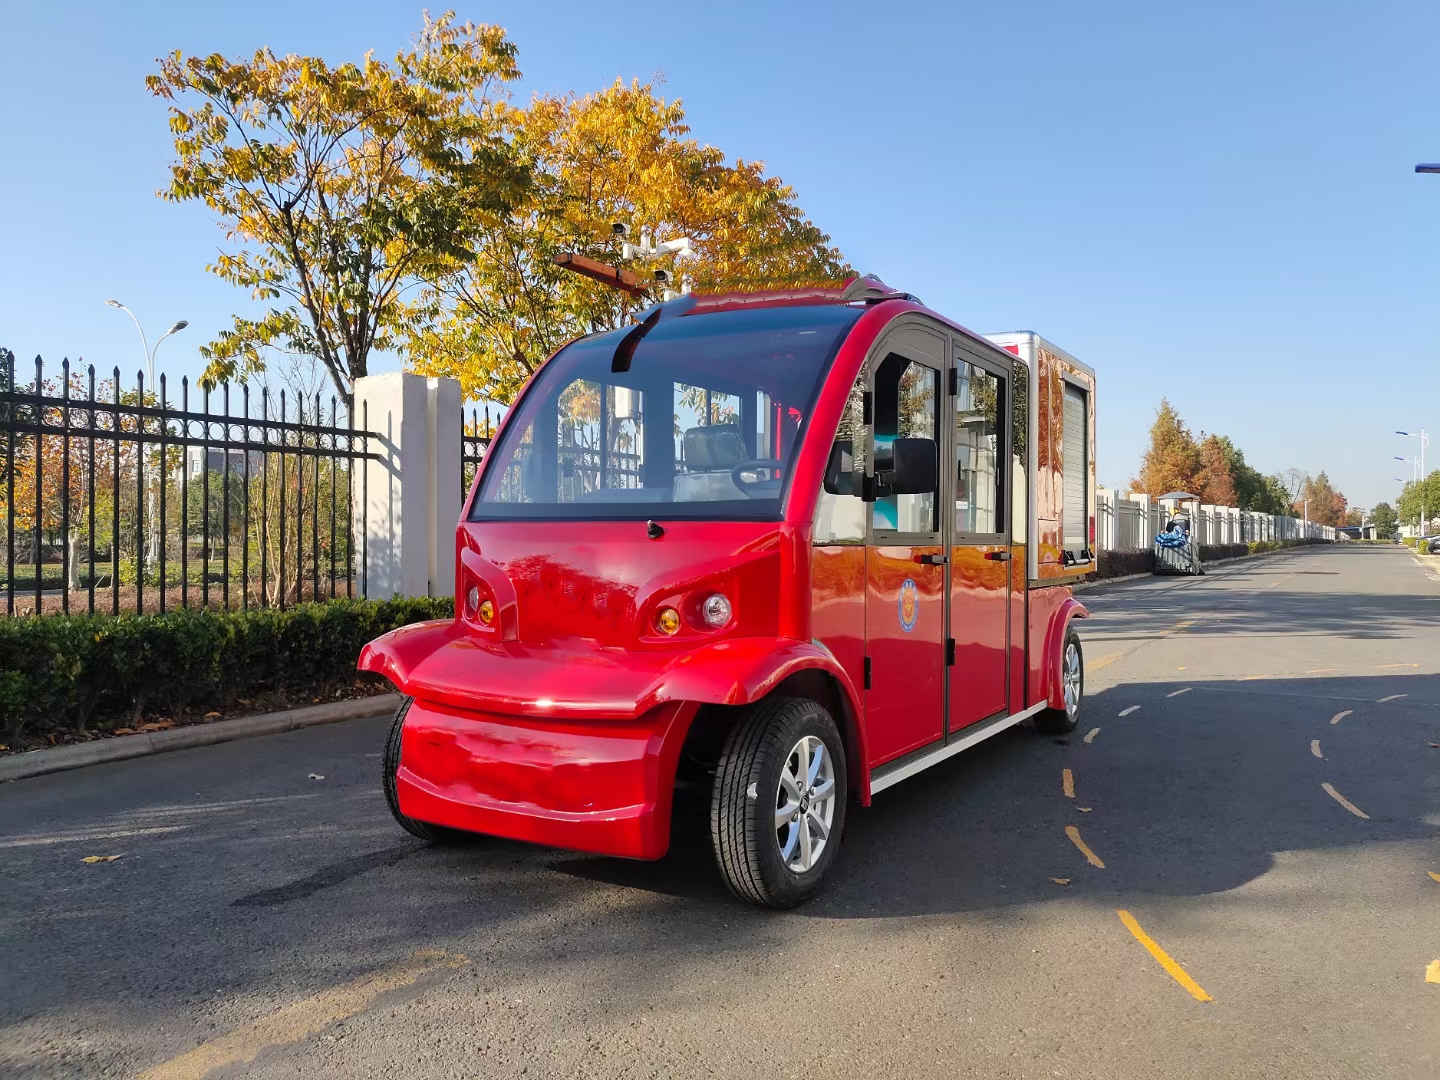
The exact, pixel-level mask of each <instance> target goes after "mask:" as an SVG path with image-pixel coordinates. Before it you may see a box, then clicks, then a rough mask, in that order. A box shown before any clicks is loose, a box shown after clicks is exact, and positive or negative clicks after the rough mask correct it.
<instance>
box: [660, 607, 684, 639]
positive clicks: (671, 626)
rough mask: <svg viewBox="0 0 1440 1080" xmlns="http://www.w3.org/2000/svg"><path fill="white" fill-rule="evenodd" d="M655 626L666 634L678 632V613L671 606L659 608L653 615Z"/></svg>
mask: <svg viewBox="0 0 1440 1080" xmlns="http://www.w3.org/2000/svg"><path fill="white" fill-rule="evenodd" d="M655 626H656V628H657V629H658V630H659V631H660V632H661V633H662V634H665V635H666V636H670V635H673V634H678V633H679V632H680V613H679V612H678V611H676V610H675V609H674V608H673V607H667V608H661V609H660V611H659V613H658V614H657V615H656V616H655Z"/></svg>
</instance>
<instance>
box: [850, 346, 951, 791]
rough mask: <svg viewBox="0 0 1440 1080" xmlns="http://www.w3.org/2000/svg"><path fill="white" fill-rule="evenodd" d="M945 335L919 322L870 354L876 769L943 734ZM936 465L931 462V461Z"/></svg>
mask: <svg viewBox="0 0 1440 1080" xmlns="http://www.w3.org/2000/svg"><path fill="white" fill-rule="evenodd" d="M945 352H946V337H945V335H944V334H942V333H941V332H939V330H938V329H931V328H929V327H927V326H923V325H921V324H919V323H911V324H909V325H908V326H905V327H903V328H899V329H896V330H894V331H891V332H890V333H889V334H887V335H886V336H885V337H884V338H882V340H881V341H880V342H879V343H878V345H877V348H876V350H875V352H874V353H872V357H871V363H870V365H869V367H870V372H871V375H870V400H871V417H872V424H871V428H870V433H871V439H872V446H871V454H870V460H871V462H873V474H870V475H867V477H866V483H867V485H869V486H870V489H871V490H870V491H869V492H868V493H867V495H868V501H870V503H871V505H870V524H869V530H868V533H867V537H866V540H867V544H868V551H867V553H866V560H865V561H866V591H865V635H866V659H867V668H868V678H867V680H866V683H867V688H866V690H865V714H866V729H867V738H868V742H869V756H870V762H869V764H870V765H871V767H874V766H875V765H879V764H882V763H883V762H886V761H890V760H893V759H894V758H897V757H900V756H901V755H903V754H906V753H908V752H910V751H912V750H915V749H918V748H919V747H922V746H925V745H926V744H928V743H932V742H936V741H938V740H940V739H941V738H943V737H944V734H945V691H944V673H945V668H944V664H945V605H946V600H945V559H946V557H945V547H944V543H943V537H942V531H941V530H942V526H943V521H942V515H941V501H940V497H941V491H940V486H941V477H942V475H943V472H942V470H941V469H940V468H939V463H940V462H941V461H943V460H944V457H943V455H944V454H945V453H947V452H948V449H949V447H948V442H947V439H946V424H945V421H944V417H945V416H946V415H948V403H947V402H946V399H945V392H944V390H945V379H944V371H945ZM932 462H933V463H934V465H935V467H934V468H933V469H932V468H930V467H929V465H930V463H932Z"/></svg>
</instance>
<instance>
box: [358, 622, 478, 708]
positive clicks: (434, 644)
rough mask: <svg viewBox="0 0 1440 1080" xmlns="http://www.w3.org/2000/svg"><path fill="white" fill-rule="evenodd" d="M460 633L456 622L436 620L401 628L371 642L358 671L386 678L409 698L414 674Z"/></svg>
mask: <svg viewBox="0 0 1440 1080" xmlns="http://www.w3.org/2000/svg"><path fill="white" fill-rule="evenodd" d="M459 632H460V631H459V628H458V626H457V621H456V620H454V619H433V620H430V621H428V622H419V623H411V624H410V625H408V626H402V627H399V628H398V629H395V630H391V631H389V632H388V633H385V634H381V635H380V636H379V637H377V638H375V639H374V640H373V641H370V642H367V643H366V645H365V647H364V648H362V649H361V650H360V656H359V658H358V659H357V660H356V662H355V669H356V670H357V671H369V672H373V673H374V674H376V675H380V676H383V677H384V678H386V679H388V680H390V682H391V683H392V684H393V685H394V686H395V689H397V690H399V691H400V692H401V693H402V694H409V693H410V690H409V682H410V673H411V671H413V670H414V668H415V667H416V665H418V664H419V663H420V662H421V661H422V660H424V659H425V658H426V657H428V656H430V654H431V653H433V652H434V651H435V650H436V649H438V648H440V647H441V646H442V645H444V644H446V643H447V642H449V641H451V640H453V639H454V638H455V637H456V635H457V634H458V633H459Z"/></svg>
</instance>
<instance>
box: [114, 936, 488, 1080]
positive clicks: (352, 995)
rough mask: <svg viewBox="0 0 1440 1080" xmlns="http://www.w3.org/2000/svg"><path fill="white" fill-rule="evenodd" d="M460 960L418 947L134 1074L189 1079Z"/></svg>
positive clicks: (296, 1036) (299, 1035) (305, 1034)
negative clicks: (390, 963) (406, 956)
mask: <svg viewBox="0 0 1440 1080" xmlns="http://www.w3.org/2000/svg"><path fill="white" fill-rule="evenodd" d="M464 962H465V957H463V956H459V955H456V954H454V953H447V952H440V951H437V950H431V949H427V950H422V951H420V952H417V953H416V954H415V955H414V956H412V957H410V958H409V959H408V960H406V961H404V962H402V963H400V964H397V965H395V966H394V967H391V968H389V969H387V970H385V971H377V972H375V973H374V974H371V975H366V976H364V977H363V978H360V979H356V980H355V981H354V982H349V983H346V984H344V985H343V986H334V987H331V988H330V989H328V990H322V991H320V993H318V994H313V995H311V996H310V997H308V998H303V999H302V1000H300V1001H297V1002H295V1003H294V1004H293V1005H287V1006H285V1007H284V1008H283V1009H280V1010H278V1011H277V1012H273V1013H271V1014H270V1015H269V1016H265V1017H262V1018H261V1019H259V1020H256V1021H255V1022H254V1023H253V1024H247V1025H246V1026H245V1027H241V1028H236V1029H235V1030H234V1031H231V1032H227V1033H226V1034H224V1035H220V1036H218V1037H216V1038H214V1039H211V1040H210V1041H209V1042H203V1043H201V1044H200V1045H199V1046H197V1047H195V1049H193V1050H190V1051H187V1052H186V1053H184V1054H181V1055H180V1056H179V1057H175V1058H171V1059H170V1060H169V1061H165V1062H161V1063H160V1064H159V1065H156V1066H154V1067H153V1068H151V1069H147V1070H146V1071H145V1072H143V1073H141V1074H140V1080H190V1078H198V1077H202V1076H205V1075H206V1074H207V1073H209V1072H211V1071H212V1070H214V1069H218V1068H221V1067H222V1066H227V1065H242V1064H245V1063H247V1062H251V1061H254V1060H255V1058H256V1057H257V1056H258V1055H259V1053H260V1052H261V1051H262V1050H265V1049H266V1048H268V1047H271V1046H284V1045H286V1044H289V1043H296V1042H300V1041H301V1040H302V1039H308V1038H310V1036H312V1035H314V1034H316V1033H317V1032H319V1031H323V1030H324V1029H325V1028H327V1027H329V1026H330V1025H331V1024H335V1023H338V1022H339V1021H341V1020H344V1019H345V1018H346V1017H349V1016H354V1015H355V1014H356V1013H358V1012H360V1011H361V1010H363V1009H365V1008H366V1007H367V1006H369V1005H370V1003H371V1002H373V1001H374V1000H375V999H376V998H378V997H379V996H380V995H381V994H384V993H387V992H389V991H391V990H398V989H400V988H401V987H402V986H409V985H410V984H412V983H414V982H416V981H417V980H418V979H419V978H420V977H421V976H422V975H424V974H426V973H427V972H429V971H431V970H434V969H436V968H447V967H448V968H455V967H459V966H460V965H461V964H463V963H464Z"/></svg>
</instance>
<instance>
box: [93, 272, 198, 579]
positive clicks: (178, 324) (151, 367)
mask: <svg viewBox="0 0 1440 1080" xmlns="http://www.w3.org/2000/svg"><path fill="white" fill-rule="evenodd" d="M105 303H106V304H107V305H108V306H109V307H113V308H115V309H116V310H118V311H123V312H125V314H126V315H129V316H130V321H131V322H133V323H134V324H135V329H136V330H137V331H139V333H140V347H141V348H142V349H144V350H145V375H146V378H148V379H149V380H150V392H151V393H152V394H154V393H156V392H157V390H158V387H157V386H156V384H155V353H156V352H157V351H158V350H159V348H160V343H161V342H162V341H164V340H165V339H166V338H167V337H169V336H170V335H171V334H178V333H179V332H180V331H181V330H184V329H185V328H186V327H187V326H189V325H190V322H189V320H188V319H178V320H176V321H175V322H174V323H172V324H171V326H170V329H169V330H166V331H165V333H163V334H161V335H160V336H159V337H158V338H157V339H156V340H155V345H154V347H153V348H152V347H151V345H150V342H149V341H148V340H146V337H145V328H144V327H143V326H141V325H140V320H139V319H137V318H136V317H135V313H134V312H133V311H131V310H130V309H129V308H128V307H126V306H125V305H124V304H122V303H121V302H120V301H119V300H116V299H115V298H114V297H111V298H110V299H109V300H106V301H105ZM139 404H140V405H141V407H142V408H143V407H144V405H145V402H144V400H143V398H142V400H141V401H140V403H139ZM161 404H162V405H163V404H164V402H161ZM164 422H165V421H164V420H163V419H162V420H161V421H160V423H162V424H163V423H164ZM137 423H140V424H143V423H144V421H143V420H139V421H137ZM136 452H137V454H138V453H140V452H141V448H140V447H138V446H137V448H136ZM138 464H139V467H140V468H141V469H143V468H144V460H143V458H141V459H139V461H138ZM161 464H162V465H163V463H161ZM146 509H147V510H148V511H149V514H148V517H149V519H150V535H149V537H148V541H147V544H146V547H147V548H148V549H149V550H148V552H147V554H148V556H149V557H150V558H152V559H153V558H154V557H155V554H156V552H157V551H158V550H159V544H160V541H161V538H160V536H159V535H157V534H158V532H159V530H158V529H157V528H156V524H157V523H156V520H155V518H156V507H155V499H154V496H153V494H152V497H151V499H150V505H149V506H148V507H147V508H146ZM165 584H166V583H165V582H163V581H162V582H160V591H161V593H164V591H165Z"/></svg>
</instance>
